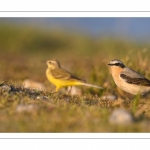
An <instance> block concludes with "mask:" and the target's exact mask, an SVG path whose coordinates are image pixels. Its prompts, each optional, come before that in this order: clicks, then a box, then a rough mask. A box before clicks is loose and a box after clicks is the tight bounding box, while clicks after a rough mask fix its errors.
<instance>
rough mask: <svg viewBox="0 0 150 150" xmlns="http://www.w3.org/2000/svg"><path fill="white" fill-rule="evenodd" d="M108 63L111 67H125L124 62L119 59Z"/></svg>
mask: <svg viewBox="0 0 150 150" xmlns="http://www.w3.org/2000/svg"><path fill="white" fill-rule="evenodd" d="M108 65H109V66H110V67H117V68H124V67H125V65H124V64H123V62H122V61H121V60H118V59H114V60H111V61H110V62H109V64H108Z"/></svg>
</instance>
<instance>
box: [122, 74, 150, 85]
mask: <svg viewBox="0 0 150 150" xmlns="http://www.w3.org/2000/svg"><path fill="white" fill-rule="evenodd" d="M120 77H121V78H122V79H124V80H125V81H126V82H127V83H130V84H136V85H143V86H150V81H149V80H148V79H146V78H132V77H129V76H127V75H125V74H120Z"/></svg>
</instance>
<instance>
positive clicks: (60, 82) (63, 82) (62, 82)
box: [46, 69, 80, 88]
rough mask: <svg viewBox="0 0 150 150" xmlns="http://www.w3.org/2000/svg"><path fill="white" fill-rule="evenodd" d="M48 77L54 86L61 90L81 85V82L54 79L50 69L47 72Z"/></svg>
mask: <svg viewBox="0 0 150 150" xmlns="http://www.w3.org/2000/svg"><path fill="white" fill-rule="evenodd" d="M46 76H47V78H48V80H49V81H50V82H51V83H52V84H54V85H55V86H56V87H59V88H61V87H65V86H73V85H79V84H80V82H79V81H75V80H71V79H61V78H60V79H57V78H54V77H53V75H52V74H51V72H50V70H49V69H47V70H46Z"/></svg>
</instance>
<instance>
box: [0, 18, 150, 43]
mask: <svg viewBox="0 0 150 150" xmlns="http://www.w3.org/2000/svg"><path fill="white" fill-rule="evenodd" d="M0 20H1V22H2V21H5V22H8V23H9V24H10V23H15V24H20V25H21V24H32V25H35V26H41V27H46V28H62V29H65V30H70V31H75V32H83V33H86V34H89V35H92V36H97V35H99V36H104V35H107V36H109V35H110V36H117V37H125V38H132V39H135V40H137V39H138V40H145V41H149V40H150V18H139V17H137V18H113V17H112V18H106V17H104V18H89V17H86V18H0Z"/></svg>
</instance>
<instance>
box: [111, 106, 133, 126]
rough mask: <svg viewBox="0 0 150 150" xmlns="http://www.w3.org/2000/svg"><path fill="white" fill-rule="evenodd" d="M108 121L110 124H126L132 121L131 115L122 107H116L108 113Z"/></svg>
mask: <svg viewBox="0 0 150 150" xmlns="http://www.w3.org/2000/svg"><path fill="white" fill-rule="evenodd" d="M109 122H110V123H111V124H121V125H127V124H131V123H133V117H132V115H131V114H130V113H129V112H128V111H126V110H124V109H117V110H114V111H113V112H112V114H111V115H110V117H109Z"/></svg>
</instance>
